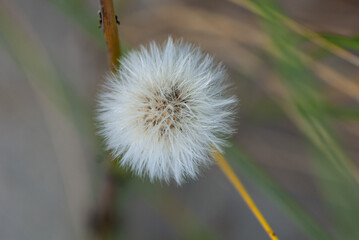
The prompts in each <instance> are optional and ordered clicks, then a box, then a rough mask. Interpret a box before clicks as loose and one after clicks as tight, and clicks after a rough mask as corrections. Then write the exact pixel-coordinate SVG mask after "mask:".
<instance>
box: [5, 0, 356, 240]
mask: <svg viewBox="0 0 359 240" xmlns="http://www.w3.org/2000/svg"><path fill="white" fill-rule="evenodd" d="M114 2H115V11H116V13H117V15H118V18H119V20H120V22H121V25H120V26H119V36H120V40H121V46H122V50H123V52H124V53H125V52H126V51H128V50H130V49H131V48H136V47H138V45H139V44H146V43H148V42H149V41H152V40H156V41H164V40H165V39H166V38H167V37H168V35H172V36H173V37H174V38H181V37H182V38H184V39H185V40H186V41H190V42H193V43H195V44H198V45H200V46H201V47H202V48H203V49H205V51H207V52H210V53H212V54H214V55H215V56H216V57H217V59H219V60H221V61H223V62H224V63H225V65H226V66H227V68H228V69H229V71H230V76H231V81H233V83H234V85H235V86H236V90H235V91H236V93H237V95H238V98H239V99H240V114H239V115H240V116H239V118H238V123H237V129H238V130H237V134H236V135H235V136H234V137H233V139H232V141H231V146H230V147H228V149H227V151H226V156H227V158H228V159H229V161H230V164H231V165H232V166H233V168H234V170H235V171H236V173H237V174H238V175H239V177H240V178H241V179H243V181H244V183H245V185H246V186H247V187H248V190H249V191H250V193H251V195H252V196H253V198H254V200H255V202H256V203H257V204H258V206H259V208H260V209H261V210H262V212H263V214H264V216H265V217H266V218H267V220H268V221H269V223H270V224H271V226H272V227H273V229H274V230H275V232H276V233H277V235H278V236H279V238H280V239H349V240H350V239H359V228H358V223H359V188H358V186H359V184H358V183H359V172H358V161H359V146H358V143H359V105H358V101H359V55H358V50H359V2H358V1H355V0H341V1H340V0H302V1H294V0H286V1H284V0H280V1H279V0H276V1H275V0H232V1H219V0H207V1H202V0H200V1H190V0H182V1H180V0H176V1H166V0H133V1H126V0H115V1H114ZM98 10H99V2H98V1H96V0H86V1H85V0H30V1H29V0H13V1H6V0H0V153H1V155H0V159H1V160H0V239H5V240H7V239H37V240H39V239H54V240H55V239H96V237H98V239H126V240H127V239H136V240H137V239H146V240H147V239H267V236H266V235H265V232H264V231H263V230H262V228H261V226H260V225H259V224H258V222H257V221H256V219H255V218H254V217H253V215H252V214H251V212H250V211H249V210H248V208H247V206H246V205H245V204H244V202H243V201H242V199H241V198H240V197H239V196H238V195H237V193H236V192H235V190H234V188H233V187H232V186H231V184H230V183H229V182H228V181H227V179H226V178H225V176H224V175H223V174H222V172H221V171H220V170H219V169H218V167H217V166H215V165H214V166H212V167H211V168H210V169H208V170H205V171H204V172H203V173H202V176H200V177H199V179H198V180H196V181H190V182H188V183H187V184H185V185H184V186H182V187H178V186H176V185H175V184H173V185H169V186H168V185H166V184H161V183H155V184H150V183H149V182H148V181H147V179H139V178H137V177H134V176H131V175H130V174H129V173H126V172H125V171H124V170H121V169H115V170H113V171H112V172H111V173H108V172H106V165H107V161H106V159H107V157H106V156H107V154H106V153H105V152H104V151H103V144H102V141H101V139H99V138H98V137H96V135H95V131H96V128H95V126H94V123H93V113H94V109H95V98H96V92H97V90H98V88H99V86H100V85H101V83H102V82H103V76H104V75H105V74H106V72H108V71H109V70H108V56H107V51H106V46H105V40H104V37H103V33H102V30H101V29H100V28H98V25H99V23H98V13H97V11H98ZM111 199H114V201H115V202H111V201H112V200H111ZM104 202H105V203H108V206H109V212H110V213H111V214H109V216H105V217H104V218H101V219H102V220H101V219H100V220H99V217H98V216H97V215H98V210H96V209H100V211H101V206H102V205H103V203H104Z"/></svg>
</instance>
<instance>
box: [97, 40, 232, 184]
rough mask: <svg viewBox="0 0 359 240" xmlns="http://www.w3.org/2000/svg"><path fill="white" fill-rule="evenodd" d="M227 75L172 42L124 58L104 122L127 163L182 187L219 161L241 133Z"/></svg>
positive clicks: (105, 98) (109, 84)
mask: <svg viewBox="0 0 359 240" xmlns="http://www.w3.org/2000/svg"><path fill="white" fill-rule="evenodd" d="M226 80H227V74H226V71H225V69H224V67H223V66H222V64H220V63H216V62H215V61H214V59H213V57H211V56H210V55H208V54H205V53H203V52H202V51H201V50H200V49H199V48H198V47H194V46H193V45H191V44H188V43H184V42H183V41H177V42H175V41H173V40H172V38H169V39H168V41H167V42H166V43H165V44H163V45H158V44H156V43H154V42H152V43H151V44H150V45H149V47H147V48H146V47H144V46H141V47H140V49H139V50H134V51H131V52H130V53H129V54H128V55H127V56H124V57H123V58H122V59H121V60H120V67H119V69H118V71H117V72H116V73H113V74H110V75H108V76H107V77H106V83H105V87H104V91H103V92H101V93H100V96H99V104H98V115H97V117H98V120H99V122H100V126H101V130H100V134H101V135H102V136H104V138H105V141H106V144H107V148H108V149H109V150H111V151H112V153H113V155H114V156H115V157H116V158H120V162H119V163H120V164H121V165H123V166H127V167H129V168H130V169H131V170H132V171H133V172H135V173H136V174H138V175H147V176H149V178H150V179H151V180H155V179H159V180H164V181H166V182H169V181H170V180H171V179H174V180H175V181H176V182H177V183H178V184H181V183H182V182H183V181H184V180H185V179H187V178H196V176H197V175H198V173H199V172H200V169H201V168H202V167H204V166H208V165H209V164H210V163H211V162H213V158H212V156H211V151H212V149H213V147H214V148H217V149H219V150H220V149H221V147H222V146H223V145H224V144H225V141H224V140H223V139H224V138H225V137H228V136H229V135H230V134H231V133H232V132H233V128H232V127H231V123H232V120H233V117H234V109H235V106H236V102H237V100H236V98H235V97H233V96H227V95H226V90H227V89H228V87H229V86H228V85H227V83H226Z"/></svg>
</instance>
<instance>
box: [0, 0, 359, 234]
mask: <svg viewBox="0 0 359 240" xmlns="http://www.w3.org/2000/svg"><path fill="white" fill-rule="evenodd" d="M49 2H50V3H51V5H52V6H53V7H55V8H56V9H58V10H59V12H60V13H62V14H64V15H65V16H69V17H70V19H71V20H72V21H73V22H74V23H75V24H78V25H79V26H80V27H81V28H82V29H83V30H84V32H86V33H87V34H88V37H89V38H90V39H92V40H93V41H94V42H96V45H98V46H99V48H100V49H105V48H104V46H105V45H104V38H103V36H102V33H101V31H99V30H98V28H97V25H98V22H97V21H98V20H97V16H96V15H94V13H93V12H91V11H90V10H89V8H87V7H86V3H85V1H80V0H74V1H70V0H63V1H52V0H51V1H44V4H49ZM234 2H235V1H234ZM243 2H244V3H246V4H247V5H248V6H250V9H251V10H252V11H253V12H254V14H255V16H256V17H257V18H258V19H259V20H260V23H261V26H262V31H261V32H260V33H257V32H255V34H259V36H262V38H263V39H259V42H258V43H257V42H256V41H258V39H255V40H254V42H256V43H255V44H257V46H259V45H261V47H258V48H259V49H257V50H256V51H248V52H250V54H248V56H250V57H252V60H254V61H253V62H255V60H258V61H259V59H260V60H261V61H262V62H264V63H262V64H266V65H269V66H272V67H273V68H274V69H275V71H272V76H269V77H268V79H265V80H264V81H270V82H269V83H268V82H267V83H266V85H265V87H266V86H273V87H274V88H276V90H277V95H273V94H271V92H270V89H265V91H267V93H268V96H265V97H264V98H268V99H267V100H265V102H266V104H268V102H270V103H271V104H276V106H277V107H278V106H279V109H281V111H279V110H278V109H274V108H268V107H266V109H265V111H262V112H261V114H263V115H261V118H264V117H266V116H275V117H276V118H280V119H282V118H285V119H290V120H291V122H292V123H293V125H294V126H295V127H296V129H297V130H298V132H299V133H300V134H301V135H302V136H304V138H305V139H307V143H308V148H310V149H311V150H312V151H311V152H312V156H311V160H312V161H310V169H311V171H312V172H313V173H314V174H315V175H316V176H318V177H317V178H316V179H315V180H316V184H317V186H318V189H320V193H321V195H320V196H321V202H322V203H325V204H326V209H328V216H330V223H329V226H328V224H327V225H325V226H324V225H323V224H322V223H320V222H318V221H317V219H316V218H315V217H314V216H312V214H311V213H310V212H309V211H308V210H306V209H305V207H303V206H301V205H300V204H299V203H298V202H297V201H296V200H295V199H294V198H293V197H292V196H291V194H289V193H287V192H286V191H285V190H284V188H283V187H282V186H281V184H280V183H278V182H277V181H276V180H274V178H273V177H271V176H270V174H269V173H267V172H266V171H265V170H264V169H263V168H262V167H261V166H260V165H259V164H258V163H257V162H256V160H255V158H254V157H251V156H249V154H247V153H246V154H245V153H244V152H247V151H246V150H245V149H243V147H239V146H238V145H237V144H238V143H236V142H233V144H232V145H233V146H232V147H231V148H228V150H227V156H229V157H230V159H231V160H233V163H235V166H238V169H240V171H239V172H240V173H244V175H245V176H246V177H248V179H251V180H253V182H255V183H256V184H257V185H258V186H259V187H260V188H261V189H262V190H263V192H265V193H266V194H267V195H268V196H270V198H271V199H272V200H273V201H274V202H275V203H276V204H277V205H278V206H279V208H280V209H282V210H283V212H284V213H285V214H287V215H288V216H289V217H290V218H291V219H293V222H294V223H295V224H296V225H297V226H298V227H299V229H301V230H302V231H303V232H304V233H305V234H306V235H307V236H308V237H309V238H310V239H332V238H333V239H359V229H358V227H357V223H358V222H359V190H358V189H359V188H358V180H359V178H358V171H357V167H356V163H355V162H353V160H352V159H351V158H350V157H349V156H348V155H349V154H347V153H346V147H345V144H343V143H341V141H340V137H338V134H337V132H336V128H335V123H336V122H337V121H343V122H344V123H345V122H346V121H351V122H356V123H357V121H358V119H359V111H358V108H357V102H355V103H354V104H353V105H355V106H354V107H348V106H345V105H343V106H342V105H340V104H336V103H334V102H332V101H331V100H330V99H328V96H326V94H323V91H322V86H320V83H318V81H317V80H318V79H317V78H316V75H318V69H317V68H315V66H316V65H315V64H313V63H317V62H319V63H320V61H321V60H322V59H319V58H316V57H318V56H315V55H314V54H311V52H310V51H306V50H305V46H306V45H308V44H310V43H311V39H310V37H308V36H311V34H310V31H309V30H308V31H309V34H308V35H306V36H303V35H300V34H299V33H298V31H294V30H293V28H291V25H290V24H289V25H288V24H286V23H285V22H283V16H284V15H283V13H281V10H280V8H279V7H278V6H277V4H275V3H274V2H273V1H270V0H265V1H263V0H258V1H248V2H247V1H243ZM3 6H5V4H4V3H1V4H0V39H1V40H2V41H1V44H3V45H4V46H5V47H6V49H7V50H8V51H9V52H10V53H11V55H12V56H13V57H14V59H15V60H16V62H17V63H18V64H19V67H20V68H21V69H22V71H23V72H24V73H25V75H26V76H27V78H28V80H29V81H30V83H31V84H32V85H33V86H34V88H35V89H36V90H39V91H41V92H42V93H43V94H44V95H45V96H46V98H48V99H50V100H51V101H52V102H53V104H54V106H56V107H57V108H58V109H60V111H61V112H62V113H63V114H64V115H66V116H68V117H69V118H70V119H71V121H73V122H74V125H75V126H77V130H78V134H80V135H82V136H86V137H91V138H92V137H93V127H92V119H91V114H90V110H89V107H88V106H86V105H85V103H84V102H85V101H83V100H82V99H80V98H79V97H78V95H77V94H76V92H75V91H74V90H73V89H71V87H69V86H68V85H67V84H66V81H64V80H63V77H62V76H61V74H59V73H58V72H57V70H56V68H55V67H54V66H53V65H52V64H51V61H50V60H49V57H48V56H47V53H46V50H45V49H43V48H42V47H41V43H40V42H41V41H40V40H38V39H32V38H31V37H30V38H29V34H28V32H27V31H28V30H29V29H26V30H25V29H24V28H23V27H22V26H18V25H17V24H16V23H15V21H14V19H13V18H12V17H11V14H10V12H11V10H9V12H7V11H5V10H4V9H6V8H3ZM197 10H198V9H197ZM178 11H179V10H178ZM198 11H200V10H198ZM201 11H202V10H201ZM164 12H165V13H164V14H166V11H164ZM188 14H189V13H188ZM203 15H206V14H203ZM206 16H209V17H211V14H207V15H206ZM213 18H216V19H217V20H223V18H224V17H223V16H218V14H213ZM225 20H226V21H227V20H228V19H225ZM183 21H186V20H185V19H184V20H183ZM236 21H239V20H236ZM223 22H225V21H224V20H223ZM228 23H231V24H233V25H231V27H229V29H230V31H229V32H227V33H223V32H217V29H216V26H213V25H210V26H207V25H206V26H205V27H204V28H203V29H200V30H198V31H203V32H202V33H203V34H209V36H212V37H213V39H216V38H217V37H223V35H226V34H228V35H230V36H229V37H228V39H229V40H228V39H227V40H228V42H229V43H231V44H232V43H233V42H232V41H233V39H235V40H236V41H240V40H238V38H240V36H237V35H236V34H235V31H236V29H233V27H232V26H235V25H234V24H235V23H233V21H229V20H228ZM204 24H205V23H204ZM174 25H175V24H174ZM156 27H157V26H155V25H153V28H154V29H155V28H156ZM211 27H212V28H211ZM177 28H178V32H179V33H181V31H184V30H183V29H181V26H180V27H179V26H177V25H175V26H174V29H177ZM205 29H209V30H208V32H205V31H206V30H205ZM221 30H222V29H221ZM191 31H193V32H194V34H193V32H192V34H193V35H194V36H195V35H196V34H195V33H196V31H195V30H193V29H192V30H191ZM223 31H225V29H223ZM210 34H213V35H210ZM221 34H222V35H221ZM316 37H319V38H322V39H323V40H325V41H329V42H330V43H333V44H335V45H336V46H338V47H340V48H347V49H348V50H353V49H354V50H359V47H358V46H359V45H358V41H359V39H358V37H357V36H353V37H344V36H337V35H334V34H330V35H328V34H325V35H324V34H323V35H318V36H316ZM25 40H26V41H25ZM262 40H263V42H262ZM208 42H210V41H208ZM235 43H236V44H237V42H235ZM216 44H217V43H216ZM236 44H233V45H230V46H232V47H233V49H235V50H233V52H235V51H241V49H240V47H238V46H237V45H236ZM217 45H218V44H217ZM25 46H26V47H25ZM251 47H253V46H251ZM315 50H316V51H322V50H323V49H322V48H321V47H319V48H318V47H317V48H315ZM243 51H244V52H245V51H246V50H243ZM325 51H326V54H327V55H332V54H333V53H334V52H335V51H336V50H333V52H331V49H330V48H326V49H325ZM313 52H315V51H313ZM104 54H105V51H104ZM251 54H253V55H251ZM263 56H265V57H263ZM239 57H240V56H238V58H239ZM308 59H311V60H310V61H307V60H308ZM230 64H231V63H230ZM233 66H237V67H238V69H236V68H235V67H233ZM231 67H232V68H234V69H233V71H234V72H236V71H237V72H239V73H240V74H243V75H245V76H246V78H247V81H250V82H253V83H255V84H258V85H260V84H262V82H259V83H258V81H256V80H254V79H252V76H250V73H248V72H245V73H244V72H242V71H241V67H240V66H239V65H238V64H237V63H233V65H231ZM319 75H320V74H319ZM330 77H332V78H335V76H334V77H333V76H330ZM236 83H237V84H238V85H240V84H241V82H240V81H237V82H236ZM260 87H263V86H260ZM268 88H269V87H268ZM343 89H344V90H343ZM343 89H342V90H341V91H342V93H343V91H344V95H346V94H345V88H343ZM354 95H355V93H354ZM348 96H353V94H348ZM273 102H274V103H273ZM266 106H268V105H266ZM268 109H269V110H268ZM264 112H265V113H264ZM267 112H268V114H267ZM266 114H267V115H266ZM264 121H265V120H264ZM92 141H93V144H94V145H95V147H96V148H97V149H98V150H97V151H98V154H99V155H101V154H102V150H101V146H99V144H98V142H96V141H95V140H92ZM133 192H137V193H140V194H142V195H143V196H144V198H145V199H147V200H148V201H149V202H150V203H151V204H153V206H155V209H157V210H158V211H159V212H161V213H162V214H163V216H164V218H165V219H166V220H168V222H169V224H171V225H172V226H173V228H175V229H176V231H177V232H180V233H181V234H180V235H181V236H182V237H183V238H185V239H220V237H219V236H217V233H215V230H213V229H209V228H206V227H205V226H204V225H203V224H202V223H200V220H198V219H196V218H195V217H193V216H194V213H192V212H191V211H190V210H189V209H188V208H187V207H185V206H183V205H182V203H181V202H180V201H179V200H177V199H176V198H175V197H174V196H173V193H171V192H168V191H167V190H165V189H162V188H157V187H155V186H148V185H147V184H144V183H142V182H140V181H134V182H133V183H132V184H128V185H126V187H124V188H121V198H120V200H119V201H122V202H121V203H123V202H126V197H127V196H128V194H133ZM169 202H171V203H174V205H175V206H173V205H171V206H170V205H168V203H169ZM280 232H281V230H280V229H278V230H277V233H278V235H279V236H280ZM116 233H117V234H119V236H122V233H121V231H117V232H116ZM122 237H123V236H122Z"/></svg>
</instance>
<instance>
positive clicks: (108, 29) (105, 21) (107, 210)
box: [92, 0, 121, 239]
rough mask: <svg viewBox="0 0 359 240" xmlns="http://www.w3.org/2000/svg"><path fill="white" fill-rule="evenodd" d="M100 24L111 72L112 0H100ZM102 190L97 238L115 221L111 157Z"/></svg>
mask: <svg viewBox="0 0 359 240" xmlns="http://www.w3.org/2000/svg"><path fill="white" fill-rule="evenodd" d="M100 3H101V16H100V17H101V25H102V29H103V32H104V36H105V40H106V45H107V48H108V54H109V64H110V68H111V71H112V72H115V71H116V68H117V67H118V66H119V61H118V59H119V57H120V54H121V51H120V41H119V38H118V30H117V19H116V15H115V11H114V8H113V2H112V0H100ZM107 161H108V162H107V165H106V176H105V179H104V183H103V184H104V186H103V192H102V193H101V198H100V202H99V205H98V208H97V209H96V210H95V212H94V215H93V218H92V228H93V230H94V232H95V233H96V235H97V237H98V238H99V239H108V238H110V234H111V230H112V229H113V227H114V225H115V224H114V222H115V204H116V201H115V199H116V185H117V183H118V181H117V177H116V174H115V173H114V171H113V169H112V164H111V161H112V158H111V157H108V159H107Z"/></svg>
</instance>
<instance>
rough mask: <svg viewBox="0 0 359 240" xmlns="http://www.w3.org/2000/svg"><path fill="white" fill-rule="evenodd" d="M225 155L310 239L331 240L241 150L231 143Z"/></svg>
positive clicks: (320, 227)
mask: <svg viewBox="0 0 359 240" xmlns="http://www.w3.org/2000/svg"><path fill="white" fill-rule="evenodd" d="M225 152H226V155H227V156H228V157H229V158H230V159H233V160H235V161H234V162H235V163H236V165H237V166H238V170H239V171H240V172H242V173H243V174H245V175H246V176H247V177H249V178H250V179H251V180H252V181H253V182H255V183H256V184H257V185H258V186H259V187H260V188H261V189H262V190H263V191H264V192H265V193H266V194H267V195H268V196H269V197H271V198H272V199H273V200H274V203H276V204H277V206H278V207H279V208H280V209H282V210H283V211H284V212H285V213H286V214H287V215H288V216H289V217H290V218H291V219H292V220H293V221H294V222H295V223H296V225H297V226H298V227H299V228H300V229H301V230H302V231H303V232H304V233H305V234H306V235H307V236H308V237H311V238H312V239H318V240H320V239H323V240H327V239H332V237H331V236H330V235H329V233H327V232H326V231H325V230H324V229H323V227H322V226H320V225H319V224H318V223H317V222H316V221H315V220H313V217H312V216H310V215H309V213H307V212H306V211H305V210H304V209H303V208H302V207H301V206H300V205H299V204H297V203H296V202H295V200H293V198H292V197H290V196H289V194H287V193H286V192H285V191H284V189H282V188H281V187H280V185H279V184H277V183H276V182H275V181H274V180H273V179H272V178H271V177H270V176H269V175H268V174H267V173H266V172H265V171H264V170H262V169H261V168H260V166H258V165H257V164H256V163H255V162H254V161H253V160H252V159H251V158H250V157H249V156H248V155H246V154H245V153H244V152H243V151H242V150H241V148H240V147H239V146H238V145H237V146H236V145H235V143H232V147H231V148H227V149H226V150H225Z"/></svg>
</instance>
